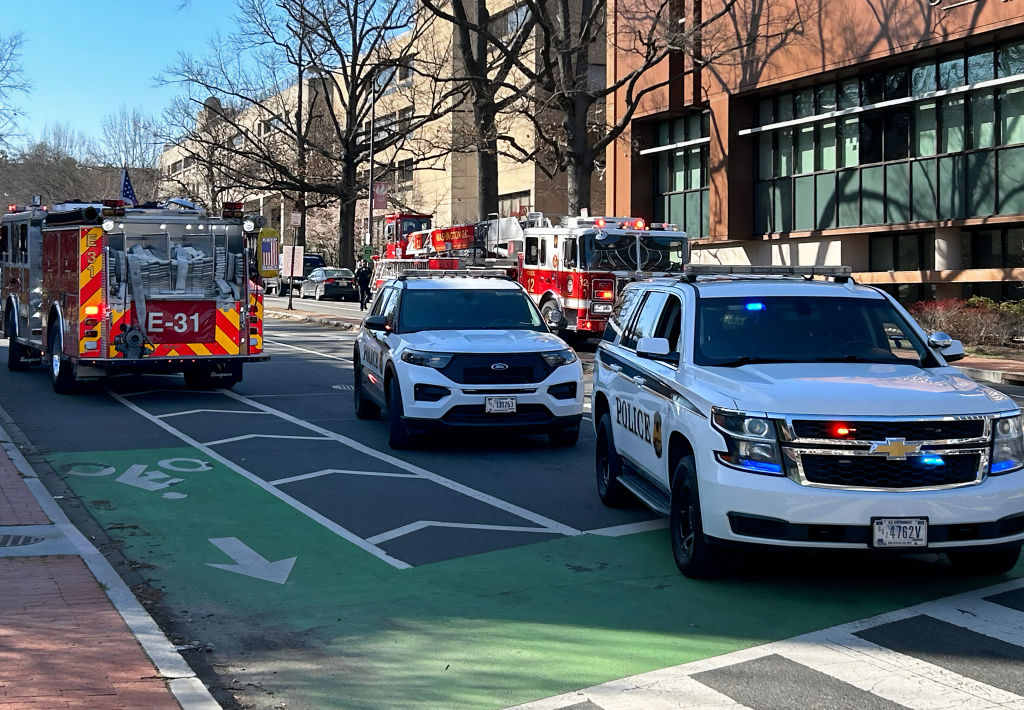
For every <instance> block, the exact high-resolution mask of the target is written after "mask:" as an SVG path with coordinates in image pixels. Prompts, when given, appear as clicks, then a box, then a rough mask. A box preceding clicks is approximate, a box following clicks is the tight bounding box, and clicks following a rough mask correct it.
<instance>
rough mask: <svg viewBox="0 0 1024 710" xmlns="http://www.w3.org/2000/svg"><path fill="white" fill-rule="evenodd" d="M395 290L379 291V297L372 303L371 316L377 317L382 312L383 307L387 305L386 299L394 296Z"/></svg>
mask: <svg viewBox="0 0 1024 710" xmlns="http://www.w3.org/2000/svg"><path fill="white" fill-rule="evenodd" d="M394 292H395V289H393V288H385V289H383V290H381V292H380V295H378V296H377V300H376V301H374V302H373V310H372V311H370V315H371V316H379V315H380V314H381V313H382V312H383V311H384V306H385V305H386V304H387V302H388V299H390V298H391V296H392V295H393V294H394Z"/></svg>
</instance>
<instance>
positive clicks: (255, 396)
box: [246, 391, 342, 399]
mask: <svg viewBox="0 0 1024 710" xmlns="http://www.w3.org/2000/svg"><path fill="white" fill-rule="evenodd" d="M341 394H342V393H341V391H337V392H292V393H290V394H247V395H246V397H248V398H249V399H266V398H267V397H327V396H331V397H337V396H339V395H341Z"/></svg>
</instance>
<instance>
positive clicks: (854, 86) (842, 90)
mask: <svg viewBox="0 0 1024 710" xmlns="http://www.w3.org/2000/svg"><path fill="white" fill-rule="evenodd" d="M859 87H860V85H859V83H858V82H857V79H847V80H846V81H843V82H840V84H839V96H838V99H839V109H840V110H842V109H846V108H853V107H854V106H860V96H859V93H858V92H859Z"/></svg>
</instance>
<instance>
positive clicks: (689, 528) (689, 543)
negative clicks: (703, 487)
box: [676, 488, 694, 557]
mask: <svg viewBox="0 0 1024 710" xmlns="http://www.w3.org/2000/svg"><path fill="white" fill-rule="evenodd" d="M693 516H694V508H693V500H692V498H691V496H690V491H689V488H684V489H683V496H682V500H680V501H679V525H678V526H677V527H678V529H677V530H676V533H677V534H678V536H679V547H680V551H681V552H682V553H683V555H685V556H686V557H691V556H692V555H693V539H694V524H693V522H694V521H693Z"/></svg>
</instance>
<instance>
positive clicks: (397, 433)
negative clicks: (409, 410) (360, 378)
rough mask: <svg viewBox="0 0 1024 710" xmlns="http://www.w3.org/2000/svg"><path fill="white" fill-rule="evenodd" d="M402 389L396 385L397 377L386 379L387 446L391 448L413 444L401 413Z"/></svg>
mask: <svg viewBox="0 0 1024 710" xmlns="http://www.w3.org/2000/svg"><path fill="white" fill-rule="evenodd" d="M404 412H405V410H404V408H403V407H402V390H401V389H400V388H399V386H398V377H395V376H392V377H391V379H390V380H388V424H389V425H390V426H389V428H388V446H390V447H391V448H392V449H408V448H410V447H411V446H412V444H413V437H412V435H411V434H410V433H409V427H407V426H406V425H405V421H404V420H403V419H402V415H403V414H404Z"/></svg>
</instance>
